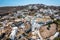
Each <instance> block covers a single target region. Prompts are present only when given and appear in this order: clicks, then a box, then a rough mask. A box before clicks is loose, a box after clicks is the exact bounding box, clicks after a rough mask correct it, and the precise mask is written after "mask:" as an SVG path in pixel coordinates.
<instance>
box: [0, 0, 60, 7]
mask: <svg viewBox="0 0 60 40" xmlns="http://www.w3.org/2000/svg"><path fill="white" fill-rule="evenodd" d="M28 4H45V5H54V6H60V0H0V6H22V5H28Z"/></svg>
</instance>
